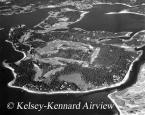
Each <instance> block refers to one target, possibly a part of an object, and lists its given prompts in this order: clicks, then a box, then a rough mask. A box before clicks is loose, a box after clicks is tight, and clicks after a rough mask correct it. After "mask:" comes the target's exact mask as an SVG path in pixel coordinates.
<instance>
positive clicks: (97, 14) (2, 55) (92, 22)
mask: <svg viewBox="0 0 145 115" xmlns="http://www.w3.org/2000/svg"><path fill="white" fill-rule="evenodd" d="M126 7H127V6H122V5H114V6H111V7H110V6H109V5H104V6H102V5H100V6H99V7H97V8H92V9H90V13H88V14H87V15H86V16H85V17H84V18H83V19H82V20H81V21H79V22H77V23H75V24H72V25H70V26H69V27H70V28H73V27H80V28H83V29H86V30H89V31H92V30H97V31H100V30H103V31H110V32H120V31H132V32H134V33H135V32H137V31H139V30H142V29H144V26H143V25H144V24H145V23H144V20H145V18H144V16H141V15H136V14H118V15H116V14H115V15H106V14H104V13H106V12H110V11H111V12H112V11H121V10H122V9H124V8H126ZM96 9H97V10H96ZM48 11H49V10H48V9H41V10H37V11H35V12H31V13H27V14H19V15H12V16H0V26H1V27H4V28H5V29H4V30H1V31H0V38H1V39H0V40H1V41H0V60H1V62H2V61H3V60H5V59H6V60H8V62H15V61H16V60H19V59H21V58H22V57H23V55H22V54H21V53H18V52H16V51H14V49H13V48H12V46H11V44H9V43H6V42H5V41H4V40H5V39H7V38H8V32H9V29H10V27H13V26H15V25H19V24H25V25H26V26H27V27H28V28H32V27H33V26H34V25H36V24H38V23H39V22H40V21H42V20H43V19H44V18H45V17H47V15H48V14H47V12H48ZM138 50H141V49H138ZM142 50H143V51H144V52H145V48H142ZM144 60H145V53H144V54H143V55H142V56H141V58H140V60H139V61H137V62H135V63H134V66H133V70H132V72H131V74H130V78H129V79H128V81H127V82H126V83H125V84H124V85H122V86H120V87H117V88H118V89H124V88H127V87H129V86H131V85H132V84H134V83H135V82H136V80H137V73H138V70H139V67H140V65H141V64H142V63H143V62H144ZM0 69H1V71H0V72H1V75H0V77H1V79H0V90H1V92H2V95H1V94H0V104H1V103H3V105H2V106H1V105H0V109H1V108H2V110H3V111H4V112H13V113H14V114H18V113H19V114H22V115H26V114H36V115H39V114H50V115H54V114H55V115H58V114H59V115H60V114H64V115H68V114H69V113H74V114H77V115H80V114H84V115H88V114H89V115H113V114H114V112H116V108H115V107H114V109H113V110H104V111H102V110H94V111H48V110H45V111H41V112H37V111H32V110H28V111H25V110H22V111H17V110H7V109H6V104H7V103H8V102H10V101H12V102H17V101H24V102H29V101H30V102H33V103H45V102H48V101H55V102H56V103H77V102H78V101H81V102H82V103H83V102H85V101H87V102H91V101H92V102H96V103H97V102H99V101H100V100H102V101H104V103H105V102H106V103H111V101H110V100H109V99H108V98H107V94H108V93H109V92H110V91H111V90H113V89H108V90H106V91H101V92H93V93H90V94H87V95H51V96H47V95H36V94H29V93H27V92H25V91H21V90H18V89H13V88H8V87H7V83H8V82H9V81H11V80H12V79H13V75H12V73H11V72H10V70H8V69H6V68H3V67H2V65H1V67H0ZM114 89H115V88H114Z"/></svg>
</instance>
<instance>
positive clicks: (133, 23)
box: [69, 4, 145, 34]
mask: <svg viewBox="0 0 145 115" xmlns="http://www.w3.org/2000/svg"><path fill="white" fill-rule="evenodd" d="M126 8H128V6H124V5H121V4H116V5H108V4H105V5H104V4H103V5H100V6H98V5H97V6H96V7H93V8H92V9H90V10H89V11H88V13H87V14H85V16H84V17H83V18H82V19H81V20H80V21H77V22H76V23H73V24H71V25H69V27H70V28H82V29H84V30H87V31H98V30H99V31H109V32H122V31H126V32H133V34H134V33H136V32H138V31H140V30H143V29H145V16H143V15H139V14H132V13H124V14H106V13H109V12H119V11H122V10H124V9H126Z"/></svg>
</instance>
